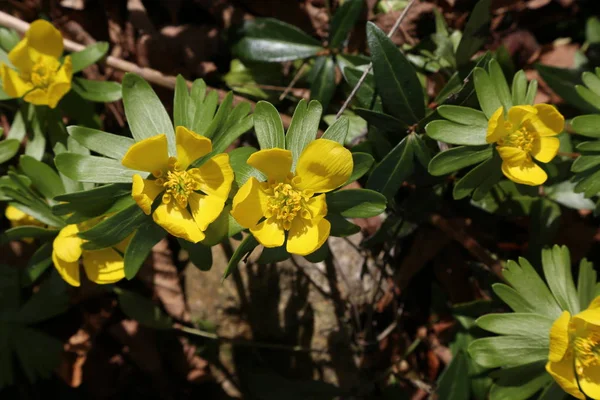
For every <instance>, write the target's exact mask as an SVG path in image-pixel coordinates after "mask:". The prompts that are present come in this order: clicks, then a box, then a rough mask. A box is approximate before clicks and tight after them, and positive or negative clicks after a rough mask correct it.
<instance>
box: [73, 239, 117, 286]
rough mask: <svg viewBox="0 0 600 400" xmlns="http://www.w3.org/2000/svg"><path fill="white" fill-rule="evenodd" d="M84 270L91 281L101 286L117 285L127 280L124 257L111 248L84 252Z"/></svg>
mask: <svg viewBox="0 0 600 400" xmlns="http://www.w3.org/2000/svg"><path fill="white" fill-rule="evenodd" d="M83 268H84V269H85V273H86V275H87V277H88V279H89V280H90V281H92V282H95V283H98V284H101V285H102V284H108V283H115V282H118V281H120V280H121V279H123V278H125V263H124V262H123V257H122V256H121V255H120V254H119V253H117V252H116V251H115V250H114V249H113V248H110V247H109V248H106V249H102V250H94V251H84V252H83Z"/></svg>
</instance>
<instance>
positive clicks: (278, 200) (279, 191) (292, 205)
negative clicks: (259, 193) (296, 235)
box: [266, 178, 312, 230]
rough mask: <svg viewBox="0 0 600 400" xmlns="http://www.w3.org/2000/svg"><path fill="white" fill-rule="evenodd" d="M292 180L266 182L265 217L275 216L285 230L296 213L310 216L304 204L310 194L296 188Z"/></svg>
mask: <svg viewBox="0 0 600 400" xmlns="http://www.w3.org/2000/svg"><path fill="white" fill-rule="evenodd" d="M294 179H297V178H294ZM293 182H294V180H293V179H292V180H286V182H275V183H269V184H268V185H269V188H268V190H267V192H268V193H269V194H270V196H269V200H268V203H267V213H266V214H267V215H266V217H267V218H270V217H272V216H273V217H275V219H277V221H278V222H280V223H281V224H282V225H283V228H284V229H285V230H289V229H290V227H291V226H292V221H293V220H294V218H296V216H297V215H298V214H300V216H302V217H304V218H310V211H309V210H308V207H307V206H306V202H307V201H308V200H309V199H310V197H311V196H312V194H311V193H308V192H306V191H301V190H298V189H296V188H295V187H294V185H293Z"/></svg>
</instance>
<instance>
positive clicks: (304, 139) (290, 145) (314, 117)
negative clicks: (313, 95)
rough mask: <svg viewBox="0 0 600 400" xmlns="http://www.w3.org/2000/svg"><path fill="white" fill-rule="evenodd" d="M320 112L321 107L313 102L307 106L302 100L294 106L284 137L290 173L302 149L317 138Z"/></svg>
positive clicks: (321, 110)
mask: <svg viewBox="0 0 600 400" xmlns="http://www.w3.org/2000/svg"><path fill="white" fill-rule="evenodd" d="M322 112H323V107H321V104H320V103H319V102H318V101H314V100H313V101H311V102H310V103H308V105H307V104H306V100H304V99H302V100H300V102H299V103H298V105H297V106H296V110H295V111H294V115H293V116H292V122H291V123H290V127H289V129H288V131H287V134H286V137H285V148H286V149H288V150H290V151H291V152H292V158H293V163H292V171H293V170H294V169H295V168H296V163H297V162H298V158H299V157H300V154H302V151H303V150H304V148H305V147H306V146H308V144H309V143H310V142H312V141H313V140H315V138H316V137H317V132H318V130H319V122H320V121H321V113H322Z"/></svg>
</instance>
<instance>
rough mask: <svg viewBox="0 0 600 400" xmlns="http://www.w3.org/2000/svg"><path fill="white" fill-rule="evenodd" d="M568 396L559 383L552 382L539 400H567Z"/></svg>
mask: <svg viewBox="0 0 600 400" xmlns="http://www.w3.org/2000/svg"><path fill="white" fill-rule="evenodd" d="M567 396H568V395H567V394H566V393H565V391H564V390H563V388H561V387H560V386H559V384H558V383H556V382H551V383H550V384H549V385H548V386H547V387H546V389H545V390H544V391H543V392H542V394H540V395H539V397H538V398H537V400H565V398H566V397H567ZM569 397H570V396H569ZM507 400H508V399H507Z"/></svg>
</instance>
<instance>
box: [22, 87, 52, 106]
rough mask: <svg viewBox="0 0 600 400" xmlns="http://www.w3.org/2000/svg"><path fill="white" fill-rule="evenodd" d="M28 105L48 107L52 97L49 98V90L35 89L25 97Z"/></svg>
mask: <svg viewBox="0 0 600 400" xmlns="http://www.w3.org/2000/svg"><path fill="white" fill-rule="evenodd" d="M23 100H25V101H26V102H28V103H31V104H35V105H36V106H47V105H48V104H49V103H50V97H49V96H48V90H45V89H37V88H36V89H33V90H32V91H30V92H28V93H27V94H26V95H25V97H23Z"/></svg>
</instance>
